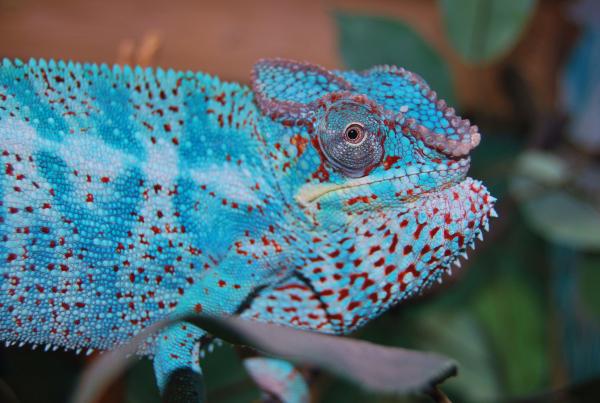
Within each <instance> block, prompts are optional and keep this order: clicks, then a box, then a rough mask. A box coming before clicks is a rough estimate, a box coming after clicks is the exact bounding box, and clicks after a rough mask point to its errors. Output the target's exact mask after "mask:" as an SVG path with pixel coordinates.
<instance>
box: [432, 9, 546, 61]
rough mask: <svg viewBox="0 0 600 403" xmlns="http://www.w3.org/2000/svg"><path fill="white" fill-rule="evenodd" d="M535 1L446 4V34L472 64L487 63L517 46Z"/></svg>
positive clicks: (444, 10)
mask: <svg viewBox="0 0 600 403" xmlns="http://www.w3.org/2000/svg"><path fill="white" fill-rule="evenodd" d="M535 4H536V1H535V0H442V1H441V5H442V11H443V16H444V21H445V25H446V30H447V32H448V36H449V38H450V41H451V42H452V44H453V45H454V48H455V49H456V50H457V51H458V52H459V53H460V54H461V56H462V57H463V58H464V59H465V60H467V61H469V62H472V63H485V62H489V61H490V60H492V59H495V58H497V57H499V56H501V55H502V54H504V53H506V52H508V51H509V50H510V49H512V47H513V46H514V45H515V44H516V42H517V40H518V39H519V36H520V34H521V32H523V29H524V28H525V25H526V24H527V22H528V21H529V19H530V17H531V14H532V13H533V10H534V8H535Z"/></svg>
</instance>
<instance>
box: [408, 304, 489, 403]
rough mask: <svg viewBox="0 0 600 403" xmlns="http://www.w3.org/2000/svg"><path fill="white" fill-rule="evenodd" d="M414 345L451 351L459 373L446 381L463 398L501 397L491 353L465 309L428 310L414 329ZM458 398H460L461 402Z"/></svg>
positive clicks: (472, 316) (475, 323)
mask: <svg viewBox="0 0 600 403" xmlns="http://www.w3.org/2000/svg"><path fill="white" fill-rule="evenodd" d="M412 332H415V333H416V336H417V339H418V341H417V343H418V344H417V345H418V346H419V347H420V348H423V349H435V350H436V351H441V352H444V353H445V354H448V353H451V354H452V356H453V357H454V358H455V359H456V361H457V362H458V363H459V364H460V376H458V377H456V378H454V379H450V380H448V382H447V383H446V385H447V388H448V389H453V390H456V391H460V393H461V394H464V399H462V400H465V401H470V402H484V401H496V400H498V398H499V397H500V396H501V391H500V385H499V383H498V376H497V375H498V374H497V372H496V369H495V362H494V356H493V354H492V352H491V349H490V346H489V343H488V341H487V339H486V338H485V335H484V333H483V332H482V329H481V326H480V325H479V324H478V323H477V320H476V318H475V317H474V315H473V314H472V313H471V312H468V311H467V310H466V309H460V308H459V310H457V311H439V310H434V309H432V310H430V311H428V312H427V316H424V317H423V318H422V319H421V321H420V322H419V323H417V324H416V328H415V329H413V330H412ZM462 400H461V401H462Z"/></svg>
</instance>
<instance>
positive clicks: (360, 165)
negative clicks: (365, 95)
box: [318, 101, 383, 178]
mask: <svg viewBox="0 0 600 403" xmlns="http://www.w3.org/2000/svg"><path fill="white" fill-rule="evenodd" d="M318 136H319V137H318V138H319V145H320V146H321V150H322V151H323V154H324V155H325V158H326V159H327V162H328V163H329V164H330V165H331V166H332V167H333V168H334V169H336V170H338V171H340V172H342V173H343V174H344V175H346V176H349V177H352V178H359V177H361V176H365V175H367V174H368V173H369V171H370V170H371V169H372V168H373V167H375V166H376V165H377V164H379V162H380V161H381V158H382V157H383V139H382V136H381V134H380V123H379V119H378V117H377V116H376V115H374V114H373V113H372V112H370V111H369V110H368V109H367V108H366V107H365V105H363V104H358V103H356V102H352V101H340V102H337V103H335V104H333V105H332V106H331V107H330V108H329V109H328V110H327V111H326V112H325V115H324V117H323V118H322V120H321V122H320V125H319V133H318Z"/></svg>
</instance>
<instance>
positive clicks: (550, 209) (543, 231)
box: [521, 190, 600, 251]
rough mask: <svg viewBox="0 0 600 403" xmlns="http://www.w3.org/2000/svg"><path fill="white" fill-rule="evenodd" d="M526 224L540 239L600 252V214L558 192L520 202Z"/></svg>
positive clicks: (588, 205) (571, 197) (568, 195)
mask: <svg viewBox="0 0 600 403" xmlns="http://www.w3.org/2000/svg"><path fill="white" fill-rule="evenodd" d="M521 208H522V211H523V213H524V215H525V218H526V219H527V221H528V223H529V225H531V227H532V228H533V229H534V230H536V232H537V233H538V234H539V235H541V236H542V237H544V238H546V239H549V240H551V241H553V242H556V243H558V244H561V245H566V246H570V247H572V248H574V249H577V250H587V251H600V212H599V211H598V210H597V209H596V208H594V207H593V206H592V205H591V204H588V203H586V202H584V201H582V200H579V199H577V198H575V197H574V196H573V195H571V194H569V193H567V192H564V191H560V190H554V191H548V192H545V193H543V194H541V195H540V196H537V197H533V198H530V199H528V200H526V201H524V202H522V203H521Z"/></svg>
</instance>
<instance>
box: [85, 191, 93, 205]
mask: <svg viewBox="0 0 600 403" xmlns="http://www.w3.org/2000/svg"><path fill="white" fill-rule="evenodd" d="M85 201H86V202H88V203H93V202H94V195H93V194H91V193H88V194H87V196H86V198H85Z"/></svg>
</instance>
